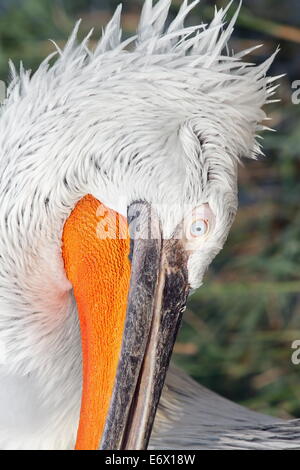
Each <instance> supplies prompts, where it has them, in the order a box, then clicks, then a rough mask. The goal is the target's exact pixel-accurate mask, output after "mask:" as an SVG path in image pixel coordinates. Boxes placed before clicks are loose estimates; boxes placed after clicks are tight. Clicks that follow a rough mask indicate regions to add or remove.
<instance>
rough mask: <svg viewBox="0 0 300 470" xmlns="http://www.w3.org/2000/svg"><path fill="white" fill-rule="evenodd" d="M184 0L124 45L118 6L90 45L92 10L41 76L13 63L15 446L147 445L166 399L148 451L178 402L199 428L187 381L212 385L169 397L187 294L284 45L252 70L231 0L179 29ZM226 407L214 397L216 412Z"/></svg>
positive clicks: (8, 211) (4, 180) (7, 287)
mask: <svg viewBox="0 0 300 470" xmlns="http://www.w3.org/2000/svg"><path fill="white" fill-rule="evenodd" d="M170 3H171V2H170V1H169V0H160V1H158V2H157V3H156V4H155V5H154V6H153V5H152V1H150V0H146V1H145V4H144V7H143V11H142V14H141V19H140V23H139V27H138V32H137V34H136V36H135V37H131V38H129V39H127V40H125V41H123V40H122V37H121V28H120V18H121V7H118V8H117V10H116V12H115V14H114V16H113V17H112V19H111V21H110V22H109V23H108V25H107V27H106V28H105V30H104V31H103V34H102V37H101V39H100V40H99V42H98V44H97V46H96V47H95V48H93V49H91V47H90V46H89V38H90V36H91V34H92V32H91V33H90V34H89V35H88V36H87V37H86V38H85V39H84V40H83V41H82V42H78V41H77V33H78V28H79V23H78V24H77V25H76V27H75V29H74V31H73V33H72V34H71V36H70V38H69V40H68V42H67V44H66V46H65V47H64V48H63V49H60V48H59V47H58V46H57V45H56V46H55V47H56V50H55V52H54V53H53V54H52V55H51V56H50V57H47V58H46V59H45V60H44V62H43V63H42V64H41V65H40V66H39V68H38V69H37V70H36V71H35V72H34V73H31V72H30V71H28V70H25V69H24V68H23V66H22V65H21V66H20V70H18V71H17V70H16V68H15V67H14V65H13V64H11V66H10V68H11V81H10V84H9V87H8V92H7V97H6V99H5V101H4V103H3V105H2V108H1V117H0V141H1V143H0V149H1V158H0V165H1V172H0V174H1V178H0V260H1V263H0V344H1V365H0V448H1V449H73V448H76V449H78V450H85V449H90V450H95V449H99V448H100V449H145V448H147V446H148V443H149V439H150V436H151V432H152V428H153V423H154V419H155V416H156V411H157V407H159V411H158V414H157V418H156V424H155V426H154V430H153V433H152V438H151V441H150V447H152V448H156V447H165V446H168V443H167V440H166V441H165V442H164V437H163V436H166V435H167V436H168V437H169V439H170V436H171V435H172V432H173V435H174V426H173V427H172V423H173V424H174V419H175V418H174V415H176V416H177V419H179V417H180V416H181V418H180V419H179V424H178V426H179V428H180V421H181V422H182V423H183V426H185V421H184V416H183V417H182V413H183V414H184V413H185V412H184V411H182V410H184V409H185V408H184V406H185V405H184V403H185V404H186V403H187V402H188V400H189V397H188V396H187V397H186V398H184V393H183V392H181V396H182V397H183V399H182V402H181V403H180V400H179V404H178V397H180V393H179V394H178V384H179V385H180V384H181V385H180V386H181V389H182V385H183V388H184V384H185V383H186V387H187V389H190V391H191V395H190V396H196V395H197V393H194V395H193V393H192V391H194V392H195V390H196V391H197V390H198V391H199V390H201V394H202V395H203V389H200V388H197V387H198V386H196V385H195V384H193V383H192V382H191V381H190V379H187V378H184V376H182V375H181V373H177V372H174V371H173V372H171V373H170V375H169V378H168V379H167V382H166V386H165V389H164V393H163V397H162V399H161V401H160V397H161V392H162V389H163V385H164V382H165V376H166V373H167V370H168V366H169V361H170V357H171V353H172V348H173V345H174V341H175V338H176V334H177V331H178V328H179V325H180V321H181V317H182V313H183V311H184V308H185V304H186V300H187V297H188V295H189V293H190V292H191V291H192V290H194V289H196V288H198V287H199V286H200V285H201V284H202V279H203V275H204V273H205V271H206V269H207V267H208V266H209V264H210V263H211V261H212V259H213V258H214V257H215V256H216V254H217V253H218V252H219V250H220V249H221V248H222V246H223V244H224V242H225V240H226V237H227V235H228V232H229V229H230V227H231V224H232V221H233V219H234V216H235V213H236V210H237V169H238V163H239V160H240V159H241V157H243V156H247V157H255V156H256V155H258V154H259V153H260V152H261V150H260V145H259V144H258V141H257V138H256V135H257V132H258V131H260V130H263V129H264V124H263V121H264V120H265V119H266V115H265V112H264V111H263V109H262V108H263V106H264V105H265V104H266V103H268V102H269V101H270V100H271V98H272V95H273V93H274V92H275V87H276V85H275V84H274V79H273V78H271V77H268V76H267V71H268V68H269V66H270V64H271V62H272V60H273V58H274V55H273V56H272V57H270V58H269V59H268V60H267V61H265V62H264V63H262V64H261V65H258V66H256V65H253V64H250V63H247V62H245V61H243V57H244V56H245V55H246V54H247V53H248V52H249V51H243V52H239V53H237V54H235V53H229V49H228V40H229V38H230V36H231V34H232V31H233V28H234V24H235V21H236V18H237V16H238V13H239V9H238V10H237V11H236V13H235V14H234V16H233V18H232V20H231V21H230V22H229V23H228V24H227V25H226V26H225V15H226V13H227V11H228V9H229V7H230V4H229V5H228V6H227V7H226V8H225V9H220V10H216V11H215V15H214V18H213V20H212V22H211V23H210V24H209V25H205V24H201V25H199V26H197V27H185V26H184V19H185V17H186V16H187V14H188V13H189V12H190V11H191V9H192V8H193V7H195V5H196V4H197V3H198V1H193V2H192V3H190V4H189V3H188V2H187V1H184V2H183V3H182V6H181V8H180V11H179V13H178V15H177V17H176V18H175V19H174V20H173V21H172V22H171V24H170V25H169V26H166V20H167V17H168V11H169V7H170ZM54 56H56V57H54ZM172 384H173V385H172ZM192 384H193V385H192ZM189 387H190V388H189ZM199 387H200V386H199ZM179 388H180V387H179ZM186 393H187V395H188V392H186ZM199 393H200V392H199ZM172 397H173V398H172ZM221 400H222V399H221ZM159 402H160V404H159ZM201 403H203V400H202V402H201ZM214 403H215V405H214ZM218 403H221V402H220V401H218V400H217V398H214V396H213V395H212V399H211V400H210V405H209V407H208V408H207V410H208V409H210V410H211V412H212V413H213V411H214V410H216V409H217V405H218ZM222 403H223V402H222ZM226 403H227V402H226ZM226 403H225V405H222V406H221V405H220V406H221V407H223V409H226V408H227V409H228V412H227V414H228V413H230V412H231V411H230V410H231V408H230V407H228V405H227V404H226ZM232 406H233V407H234V409H235V410H236V408H235V406H237V405H232ZM194 407H195V410H196V409H197V400H194ZM238 409H239V410H240V411H239V412H236V416H241V418H240V420H239V418H238V419H237V424H240V425H241V422H242V421H243V416H244V414H243V412H242V411H241V410H242V409H240V408H238ZM174 410H179V411H178V412H177V411H176V412H175V411H174ZM180 410H181V411H180ZM239 413H240V415H239ZM247 413H248V414H247ZM247 413H246V416H247V419H246V418H245V422H247V423H248V424H249V422H251V423H252V424H253V423H256V424H257V423H258V422H259V420H260V417H259V415H256V414H253V415H252V414H251V412H247ZM185 414H186V415H187V414H188V413H185ZM212 416H213V414H212ZM232 416H234V413H232ZM212 419H214V418H212ZM251 420H252V421H251ZM269 421H271V423H273V420H272V419H271V418H270V420H269ZM269 421H268V420H267V422H268V423H269ZM224 422H225V425H226V420H225V421H224ZM263 423H265V421H263ZM263 423H262V425H263ZM190 424H191V423H190ZM270 425H271V424H270ZM188 426H189V424H188ZM226 426H227V425H226ZM170 428H172V429H173V431H172V429H171V431H170ZM236 429H237V431H236V432H238V433H239V435H241V432H240V431H239V426H238V425H237V427H236V428H235V430H236ZM164 433H166V434H164ZM182 433H185V435H186V436H188V433H187V431H186V429H185V428H184V427H183V428H182ZM197 435H198V436H202V437H203V433H202V434H201V433H200V432H198V431H197ZM207 435H209V436H210V437H211V436H212V435H213V433H208V434H207ZM202 437H201V439H202ZM225 437H226V436H225ZM201 439H200V442H199V440H198V443H196V444H197V445H198V447H199V448H200V447H201ZM203 442H204V441H203ZM196 444H195V439H194V440H192V442H190V443H187V442H182V441H180V440H179V441H178V440H177V444H176V437H175V436H174V440H173V442H172V444H171V445H172V446H174V448H178V446H179V447H180V446H181V445H183V446H184V447H193V445H194V446H195V445H196ZM206 444H207V442H206ZM169 445H170V444H169ZM176 446H177V447H176Z"/></svg>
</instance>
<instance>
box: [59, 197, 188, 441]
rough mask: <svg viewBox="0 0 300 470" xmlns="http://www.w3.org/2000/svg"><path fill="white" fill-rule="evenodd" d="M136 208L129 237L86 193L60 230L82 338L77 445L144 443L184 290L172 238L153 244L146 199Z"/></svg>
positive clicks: (182, 266) (181, 262)
mask: <svg viewBox="0 0 300 470" xmlns="http://www.w3.org/2000/svg"><path fill="white" fill-rule="evenodd" d="M137 206H138V207H137V211H136V212H137V214H138V215H139V216H140V218H139V223H138V224H136V226H135V229H134V230H133V231H132V230H131V232H135V233H132V236H131V238H132V239H131V240H130V237H129V231H128V225H127V220H126V219H125V218H124V217H122V216H120V215H119V214H117V213H115V212H114V211H112V210H110V209H108V208H107V207H105V206H104V205H102V204H101V203H99V202H98V201H97V200H96V199H94V198H93V197H92V196H90V195H88V196H86V197H84V198H83V199H82V200H81V201H80V202H79V203H78V204H77V206H76V207H75V209H74V210H73V212H72V213H71V215H70V217H69V218H68V220H67V221H66V223H65V226H64V231H63V240H62V241H63V249H62V251H63V259H64V263H65V270H66V274H67V276H68V279H69V280H70V282H71V283H72V286H73V291H74V296H75V300H76V303H77V308H78V314H79V320H80V329H81V338H82V363H83V388H82V401H81V410H80V420H79V426H78V433H77V441H76V449H78V450H96V449H98V448H99V446H101V448H102V449H125V448H131V449H142V448H146V447H147V444H148V440H149V437H150V433H151V429H152V425H153V421H154V417H155V413H156V408H157V405H158V402H159V398H160V394H161V391H162V386H163V383H164V379H165V374H166V371H167V368H168V364H169V360H170V355H171V352H172V348H173V345H174V342H175V338H176V334H177V330H178V327H179V324H180V320H181V314H182V310H183V307H184V305H185V303H186V298H187V295H188V291H189V288H188V282H187V255H186V253H185V252H184V250H183V248H182V246H181V242H180V240H177V239H174V240H173V239H172V240H167V241H166V240H162V238H161V231H160V227H159V221H158V219H157V217H156V216H153V217H152V220H151V217H149V214H148V209H149V205H147V204H146V203H138V204H137ZM132 219H135V217H132ZM128 221H129V223H131V218H130V216H128ZM149 221H150V222H151V223H150V225H149ZM140 226H142V232H143V233H142V235H141V233H140V234H139V235H140V236H139V237H136V232H139V231H140V230H141V228H140ZM153 226H154V228H155V230H154V231H155V236H154V237H153V233H152V234H151V235H150V236H149V233H148V232H149V229H150V230H152V229H153ZM145 230H146V232H147V234H146V235H147V236H145ZM134 238H136V239H135V240H134ZM133 247H134V249H133ZM130 248H132V251H130ZM129 255H130V257H131V262H130V261H129Z"/></svg>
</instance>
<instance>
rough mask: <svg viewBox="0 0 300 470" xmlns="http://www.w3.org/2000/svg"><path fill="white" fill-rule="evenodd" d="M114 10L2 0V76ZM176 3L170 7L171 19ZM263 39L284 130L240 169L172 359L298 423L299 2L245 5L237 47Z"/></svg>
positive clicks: (130, 18) (98, 0) (130, 20)
mask: <svg viewBox="0 0 300 470" xmlns="http://www.w3.org/2000/svg"><path fill="white" fill-rule="evenodd" d="M118 3H119V1H114V0H0V48H1V53H0V79H2V80H5V81H7V76H8V67H7V61H8V59H9V58H11V59H13V61H15V62H19V61H20V60H23V61H24V64H25V66H26V67H27V68H32V69H33V70H34V69H35V68H36V67H37V65H38V64H39V62H40V61H41V60H42V59H43V58H44V57H45V56H46V55H47V54H48V53H50V52H51V51H53V45H52V44H51V42H50V41H49V38H51V39H54V40H55V41H56V42H57V43H58V44H59V45H62V44H63V43H64V42H65V40H66V38H67V36H68V34H69V33H70V31H71V29H72V27H73V25H74V22H75V20H76V19H78V18H79V17H81V18H82V19H83V23H82V27H81V34H82V35H84V34H85V33H87V31H88V30H89V29H90V28H91V27H93V26H95V27H96V33H95V35H94V40H95V39H96V38H97V35H99V34H100V31H101V27H102V26H103V25H104V24H105V23H106V22H107V20H108V19H109V17H110V15H111V12H112V11H113V9H114V8H115V7H116V5H117V4H118ZM142 3H143V2H142V0H141V1H138V0H126V1H124V2H123V5H124V10H123V13H124V16H123V27H124V35H125V36H127V35H129V34H130V33H132V32H133V31H134V30H135V27H136V25H137V21H138V15H139V12H140V8H141V4H142ZM180 3H181V0H174V1H173V6H172V9H171V15H175V13H176V11H177V9H178V6H179V5H180ZM215 3H216V4H217V5H218V6H225V5H226V4H227V1H224V0H221V1H216V2H214V1H204V0H203V1H202V2H201V4H200V6H198V7H197V8H196V9H195V10H194V11H193V13H192V14H191V15H190V17H189V22H190V23H191V24H195V23H197V22H199V21H200V20H202V19H203V20H205V21H207V20H208V19H209V18H211V16H212V13H213V6H214V4H215ZM236 5H237V3H236ZM232 11H234V7H233V8H232ZM231 13H232V12H231ZM261 43H262V44H263V47H262V48H261V49H259V50H257V51H256V52H255V53H254V54H253V57H251V58H250V60H253V61H257V62H261V61H262V60H264V59H265V58H266V57H267V56H268V55H270V54H271V53H272V52H273V51H274V50H275V49H276V46H277V45H278V44H280V46H281V52H280V54H279V55H278V57H277V59H276V61H275V63H274V65H273V67H272V73H273V74H275V75H277V74H281V73H287V76H286V77H284V78H282V79H281V88H280V90H279V95H280V97H281V100H282V101H281V102H280V103H277V104H274V105H272V106H269V112H270V115H271V117H272V124H271V125H272V126H273V127H275V128H276V130H277V133H268V134H265V137H264V149H265V153H266V158H261V159H260V161H245V162H244V163H245V167H244V168H241V170H240V209H239V214H238V217H237V219H236V222H235V224H234V227H233V229H232V231H231V234H230V237H229V240H228V242H227V244H226V246H225V248H224V250H223V251H222V253H221V254H220V255H219V256H218V257H217V259H216V260H215V261H214V263H213V265H212V267H211V268H210V271H209V273H208V274H207V276H206V279H205V284H204V286H203V287H202V288H201V289H200V290H199V291H198V293H196V294H195V295H194V296H192V297H191V300H190V302H189V307H188V310H187V312H186V314H185V320H184V325H183V327H182V329H181V333H180V336H179V339H178V342H177V344H176V350H175V361H176V362H177V363H178V364H179V365H181V366H182V367H183V368H184V369H185V370H187V371H188V372H189V373H190V374H191V375H192V376H193V377H194V378H195V379H196V380H198V381H199V382H201V383H202V384H204V385H206V386H208V387H210V388H212V389H213V390H215V391H217V392H219V393H221V394H223V395H225V396H227V397H229V398H231V399H232V400H235V401H237V402H239V403H242V404H245V405H247V406H251V407H252V408H254V409H257V410H259V411H263V412H266V413H271V414H274V415H277V416H280V417H290V416H295V417H300V387H299V373H300V365H299V366H296V365H293V364H292V363H291V354H292V349H291V344H292V342H293V341H294V340H296V339H300V295H299V293H300V270H299V265H300V206H299V198H300V104H299V105H295V104H292V100H291V94H292V87H291V83H292V82H293V81H294V80H300V8H299V0H285V1H284V2H282V0H248V1H247V0H244V2H243V8H242V12H241V15H240V18H239V20H238V24H237V27H236V30H235V34H234V37H233V40H232V47H233V48H234V49H235V50H240V49H245V48H248V47H250V46H252V45H255V44H261Z"/></svg>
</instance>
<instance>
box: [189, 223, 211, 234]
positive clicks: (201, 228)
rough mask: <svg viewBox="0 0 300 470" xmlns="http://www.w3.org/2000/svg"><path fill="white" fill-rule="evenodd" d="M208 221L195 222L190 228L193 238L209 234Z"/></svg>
mask: <svg viewBox="0 0 300 470" xmlns="http://www.w3.org/2000/svg"><path fill="white" fill-rule="evenodd" d="M208 228H209V227H208V221H207V220H205V219H198V220H195V221H194V222H193V223H192V225H191V228H190V234H191V236H192V237H195V238H196V237H197V238H199V237H203V235H206V234H207V232H208Z"/></svg>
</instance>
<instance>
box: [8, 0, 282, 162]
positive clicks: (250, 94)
mask: <svg viewBox="0 0 300 470" xmlns="http://www.w3.org/2000/svg"><path fill="white" fill-rule="evenodd" d="M199 1H200V0H194V1H193V2H191V3H190V4H188V0H184V1H183V3H182V5H181V7H180V10H179V12H178V14H177V16H176V17H175V19H174V20H173V21H172V22H171V24H170V25H169V26H166V20H167V17H168V13H169V9H170V5H171V3H172V0H159V1H158V2H157V3H156V4H155V5H154V6H153V2H152V0H146V1H145V3H144V7H143V10H142V13H141V18H140V22H139V26H138V33H137V35H135V36H133V37H130V38H129V39H126V40H125V41H122V29H121V11H122V5H119V6H118V8H117V9H116V11H115V13H114V15H113V17H112V19H111V20H110V22H109V23H108V24H107V26H106V28H105V29H104V30H103V34H102V37H101V39H100V40H99V42H98V44H97V45H96V47H95V49H94V50H91V49H89V46H88V44H89V39H90V37H91V35H92V34H93V31H94V30H93V29H92V30H91V31H90V32H89V34H88V35H87V36H86V38H85V39H84V40H83V41H82V43H81V44H78V43H77V34H78V29H79V26H80V22H81V21H78V22H77V24H76V26H75V28H74V30H73V32H72V34H71V36H70V38H69V40H68V42H67V44H66V46H65V47H64V49H63V50H61V49H60V48H59V47H58V46H57V45H56V44H55V43H54V42H53V43H54V45H55V47H56V52H54V53H52V54H50V56H49V57H47V58H46V59H45V60H44V62H43V63H42V64H41V65H40V67H39V68H38V70H37V71H36V72H35V73H34V75H33V76H32V77H31V71H30V70H24V68H23V65H22V64H21V66H20V72H19V74H18V73H17V71H16V69H15V67H14V65H13V63H12V62H10V70H11V77H12V80H11V83H10V86H9V89H8V96H7V98H8V100H7V101H8V102H12V101H18V100H19V99H20V97H22V96H24V95H25V94H26V92H27V90H28V89H29V88H30V87H31V88H32V87H34V86H38V87H39V88H40V92H41V93H42V92H43V83H42V82H43V80H44V79H45V77H46V75H47V74H48V76H49V78H51V79H53V80H55V79H56V80H55V81H56V85H58V84H59V85H60V86H63V84H64V83H65V84H68V86H70V79H71V76H72V75H73V74H74V76H77V75H78V74H79V73H80V71H81V70H82V69H85V70H86V72H87V73H88V72H89V71H90V72H93V74H96V73H98V80H103V81H104V80H107V79H110V78H111V77H113V76H114V75H116V74H121V73H122V72H124V73H126V72H127V73H134V72H139V73H142V72H144V73H145V74H147V73H149V70H150V69H151V67H154V68H153V69H152V71H151V72H152V73H153V77H152V78H153V80H155V67H158V66H162V67H163V68H164V69H165V70H166V72H167V71H174V72H175V71H176V72H178V73H180V71H185V72H186V73H188V74H189V86H191V87H192V86H195V87H196V88H197V89H198V90H201V92H202V93H203V95H205V93H207V92H209V95H210V97H211V99H212V100H216V101H219V102H221V103H222V102H231V103H232V101H233V102H234V103H235V107H236V111H237V112H241V113H247V116H248V119H249V120H252V121H253V122H257V123H258V125H257V127H256V130H257V131H258V130H265V129H268V127H266V126H263V125H261V122H262V121H263V120H265V119H266V115H265V114H264V113H263V112H262V111H261V107H262V106H263V105H265V104H267V103H271V102H274V101H276V100H271V97H272V96H273V95H274V93H275V90H276V88H277V87H278V85H274V81H276V80H277V79H278V78H279V77H267V76H266V74H267V71H268V69H269V67H270V65H271V63H272V62H273V60H274V57H275V55H276V54H277V52H278V50H277V51H275V52H274V54H273V55H271V57H270V58H268V59H267V60H266V61H265V62H263V63H262V64H260V65H258V66H256V65H255V64H252V63H247V62H244V61H242V60H241V59H242V58H243V57H245V56H246V55H247V54H249V53H251V52H252V51H254V50H255V49H257V48H259V47H260V46H254V47H252V48H250V49H247V50H244V51H241V52H238V53H236V54H235V53H231V54H230V52H229V46H228V42H229V40H230V37H231V35H232V32H233V30H234V25H235V22H236V19H237V17H238V14H239V11H240V8H241V3H242V2H240V5H239V7H238V8H237V9H236V12H235V13H234V15H233V17H232V19H231V21H230V22H229V24H228V25H227V26H226V27H225V17H226V14H227V13H228V10H229V9H230V7H231V6H232V4H233V0H232V1H230V2H229V4H228V5H227V6H226V8H224V9H223V8H220V9H219V10H217V8H216V9H215V15H214V18H213V20H212V21H211V23H210V24H209V25H207V24H201V25H196V26H191V27H185V26H184V20H185V19H186V17H187V15H188V14H189V13H190V11H191V10H192V9H193V8H194V7H195V6H196V5H198V3H199ZM128 46H130V53H128V51H127V49H126V48H127V47H128ZM57 54H58V55H59V58H58V60H57V61H56V62H55V64H54V65H52V66H50V64H49V62H50V60H51V59H52V58H53V57H54V56H55V55H57ZM118 59H119V61H118ZM160 76H161V72H160ZM161 78H162V79H163V77H162V76H161ZM168 78H169V75H168ZM166 79H167V74H166ZM58 81H59V82H61V83H57V82H58ZM47 86H49V85H48V84H47ZM258 153H261V150H260V146H259V145H257V144H255V145H254V147H253V153H252V156H253V157H255V156H256V155H257V154H258ZM247 156H250V155H247Z"/></svg>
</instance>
